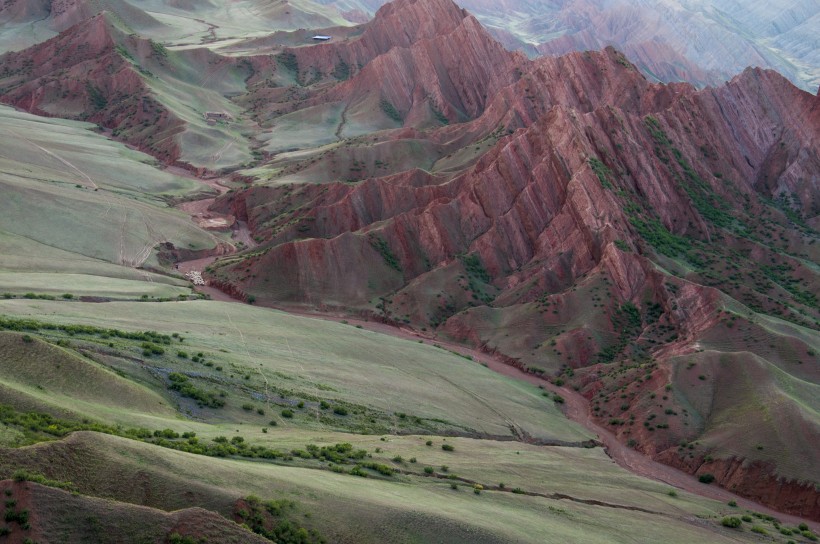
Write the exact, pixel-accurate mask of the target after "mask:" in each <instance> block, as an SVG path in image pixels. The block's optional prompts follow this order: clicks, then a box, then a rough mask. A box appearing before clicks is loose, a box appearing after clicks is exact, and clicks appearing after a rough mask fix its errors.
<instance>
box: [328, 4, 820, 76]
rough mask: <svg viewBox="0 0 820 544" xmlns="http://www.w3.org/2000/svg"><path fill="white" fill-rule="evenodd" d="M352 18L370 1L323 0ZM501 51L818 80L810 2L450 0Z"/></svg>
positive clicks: (687, 72) (818, 20)
mask: <svg viewBox="0 0 820 544" xmlns="http://www.w3.org/2000/svg"><path fill="white" fill-rule="evenodd" d="M325 3H328V4H330V3H332V4H334V5H336V6H337V7H338V8H339V10H340V11H341V12H343V13H346V14H347V15H348V16H349V17H351V16H352V17H361V14H362V13H363V12H368V13H369V12H372V11H373V10H375V9H376V8H377V7H378V6H379V5H381V4H383V3H384V2H382V1H380V0H338V1H335V0H326V2H325ZM458 3H459V4H460V5H461V6H462V7H464V8H466V9H468V10H470V11H471V12H472V13H473V14H474V15H476V17H478V19H479V20H480V21H481V22H482V23H483V24H484V25H485V26H487V27H488V28H489V29H490V30H491V32H492V33H493V34H494V35H495V37H496V38H497V39H498V40H499V41H501V42H502V43H503V44H504V45H506V46H507V47H508V48H511V49H521V50H523V51H525V52H526V53H527V54H529V55H530V56H534V55H537V54H549V55H558V54H563V53H567V52H569V51H575V50H586V49H601V48H603V47H606V46H607V45H613V46H615V47H617V48H618V49H620V50H622V51H623V52H624V53H626V55H627V56H628V57H629V58H630V59H631V60H632V61H633V62H635V63H636V64H637V65H638V66H639V67H640V68H641V69H642V70H643V71H644V72H645V73H646V74H647V75H649V76H650V77H654V78H656V79H658V80H661V81H667V82H668V81H680V80H686V81H690V82H693V83H696V84H700V85H706V84H717V83H720V82H722V81H725V80H728V79H730V78H731V77H733V76H735V75H737V74H738V73H739V72H741V71H742V70H743V68H745V67H747V66H760V67H769V68H774V69H776V70H777V71H779V72H780V73H782V74H783V75H785V76H786V77H787V78H789V79H790V80H791V81H792V82H793V83H795V84H796V85H797V86H799V87H801V88H803V89H806V90H810V91H812V92H816V91H817V87H818V83H820V1H818V0H783V1H777V2H772V1H764V0H501V1H489V0H459V1H458Z"/></svg>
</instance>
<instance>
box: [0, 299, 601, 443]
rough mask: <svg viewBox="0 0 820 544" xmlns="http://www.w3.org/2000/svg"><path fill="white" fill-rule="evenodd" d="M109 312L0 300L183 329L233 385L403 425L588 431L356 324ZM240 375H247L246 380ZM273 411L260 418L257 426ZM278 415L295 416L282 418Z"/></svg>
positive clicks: (466, 369) (531, 396) (212, 307)
mask: <svg viewBox="0 0 820 544" xmlns="http://www.w3.org/2000/svg"><path fill="white" fill-rule="evenodd" d="M104 310H105V311H104V314H101V313H100V308H99V307H97V306H95V305H89V304H77V303H66V302H50V301H28V300H21V299H18V300H9V301H1V302H0V312H2V313H5V314H10V315H12V314H15V315H28V316H38V317H39V318H42V319H44V320H48V321H54V322H63V323H86V324H92V325H96V326H101V327H114V328H122V329H126V330H146V329H152V330H158V331H160V332H163V331H164V332H166V333H172V332H179V333H180V334H183V335H184V336H185V338H186V341H185V347H184V349H186V350H189V351H190V352H193V353H195V352H199V351H203V352H205V353H207V354H208V356H209V357H212V358H213V359H214V360H215V361H216V363H217V364H218V365H221V366H223V367H225V368H226V369H228V370H227V371H226V372H223V373H219V372H217V371H215V370H208V369H205V370H206V371H207V373H209V374H212V375H215V376H224V374H225V373H230V374H235V376H236V379H235V380H230V379H229V377H226V378H225V379H227V380H228V381H227V382H226V383H228V384H232V383H237V382H238V385H236V387H240V386H241V387H250V388H252V390H254V391H264V387H265V380H269V382H270V384H271V385H273V386H280V387H286V388H287V389H288V390H293V391H298V392H303V393H305V394H308V395H314V396H317V397H320V398H325V399H328V400H341V401H345V402H348V403H353V404H356V405H363V406H367V407H369V408H372V409H374V410H378V411H381V412H384V413H386V414H388V415H389V416H390V417H391V418H393V420H392V421H393V422H392V423H391V425H396V426H398V424H399V423H400V420H399V419H398V418H397V417H396V416H395V415H393V414H395V413H406V414H408V415H411V416H419V417H422V418H444V419H446V420H447V421H449V422H451V423H453V424H455V425H456V426H459V427H463V428H466V429H472V430H474V431H476V432H480V433H486V434H490V435H502V436H510V426H511V425H514V426H515V427H516V428H518V429H521V430H523V431H525V432H527V433H529V434H531V435H533V436H535V437H536V438H544V439H551V440H562V441H580V440H585V439H587V438H589V434H588V433H586V432H585V431H583V430H581V429H579V428H578V427H576V426H575V425H573V424H571V423H570V422H569V421H567V420H566V419H565V418H564V416H563V415H562V414H561V413H560V412H559V411H558V410H557V409H556V408H555V407H554V406H553V403H552V401H551V400H549V399H547V398H545V397H544V396H542V395H541V394H540V393H541V391H540V390H539V389H537V388H536V387H534V386H531V385H528V384H522V383H520V382H517V381H515V380H512V379H509V378H506V377H503V376H499V375H497V374H495V373H493V372H492V371H490V370H488V369H485V368H484V367H482V366H481V365H479V364H477V363H474V362H471V361H467V360H465V359H463V358H461V357H458V356H455V355H452V354H450V353H447V352H445V351H443V350H440V349H436V348H434V347H431V346H427V345H421V344H416V343H412V342H409V341H407V340H401V339H396V338H391V337H386V336H384V335H381V334H378V333H374V332H370V331H366V330H360V329H356V328H354V327H352V326H349V325H343V324H338V323H332V322H327V321H320V320H315V319H308V318H299V317H292V316H289V315H287V314H283V313H280V312H274V311H270V310H266V309H258V308H254V307H250V306H240V305H236V304H227V303H216V302H206V301H201V302H187V303H156V304H155V303H108V304H106V305H105V308H104ZM239 331H241V332H239ZM220 350H225V352H223V351H220ZM211 354H213V355H211ZM135 355H139V353H136V354H135ZM158 364H159V363H158ZM170 364H173V365H174V366H175V367H177V368H179V369H180V370H190V371H200V372H201V371H202V369H203V367H202V366H197V365H195V364H194V363H192V362H189V361H187V360H186V361H179V360H177V361H172V362H169V363H166V362H163V363H161V365H170ZM122 370H124V371H126V372H133V370H129V369H126V368H123V369H122ZM243 375H247V376H249V379H247V380H244V379H242V376H243ZM220 379H222V378H220ZM243 395H244V401H243V402H254V403H255V404H256V405H257V406H263V405H264V402H261V401H259V400H255V399H254V397H253V396H252V395H249V394H248V393H247V392H245V393H243ZM239 402H240V399H237V400H235V401H234V402H231V403H229V404H231V405H232V406H229V408H231V407H233V408H234V409H235V408H236V406H237V403H239ZM302 416H303V418H304V419H303V420H302V419H299V422H300V423H299V424H301V425H311V422H312V418H311V416H310V413H309V411H308V410H306V411H305V413H304V414H300V418H301V417H302ZM217 417H218V418H220V419H227V420H228V421H235V420H237V419H239V420H243V419H244V420H247V419H248V416H247V415H244V414H242V413H241V411H239V410H237V411H236V413H234V412H232V411H230V410H226V411H220V413H219V414H217ZM268 419H270V417H267V418H258V421H259V425H260V426H261V425H264V424H265V422H266V421H267V420H268ZM280 423H281V424H283V425H290V424H291V423H290V422H287V421H285V420H280Z"/></svg>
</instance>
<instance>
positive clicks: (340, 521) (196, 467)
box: [4, 433, 748, 543]
mask: <svg viewBox="0 0 820 544" xmlns="http://www.w3.org/2000/svg"><path fill="white" fill-rule="evenodd" d="M407 440H410V439H409V438H408V439H407ZM477 444H478V445H477V447H478V448H479V449H482V448H483V447H484V444H483V443H482V442H478V443H477ZM462 446H463V450H464V453H463V454H462V455H471V453H470V452H471V449H470V447H469V446H468V445H466V444H462V443H457V447H458V448H459V449H458V450H457V451H461V448H462ZM524 449H531V450H532V452H525V453H531V455H539V453H538V451H537V450H538V448H526V447H525V448H524ZM9 453H11V454H12V456H11V457H9ZM4 458H5V460H7V461H11V462H13V463H15V464H22V465H25V466H30V467H32V466H33V467H36V466H40V465H41V466H48V467H49V468H48V469H47V470H48V473H49V475H50V476H51V477H53V478H57V479H63V480H71V481H73V483H74V484H75V485H77V486H78V487H79V488H80V490H81V491H84V490H87V489H93V490H95V491H96V492H97V493H100V494H103V495H106V496H110V497H113V498H117V499H121V500H125V501H131V502H146V503H148V504H151V505H154V506H159V507H162V508H166V509H175V508H178V507H180V506H181V505H184V504H186V502H188V501H190V500H191V497H194V498H195V499H194V500H195V501H196V502H197V503H199V504H202V505H203V506H206V507H208V508H212V509H216V510H219V511H222V512H223V513H224V512H225V511H226V510H227V509H229V508H230V507H231V504H232V502H233V499H235V498H236V497H238V496H243V495H246V494H248V493H255V494H257V495H259V496H261V497H263V498H288V499H292V500H295V501H297V502H298V503H299V504H300V508H301V509H304V510H306V511H308V512H309V513H310V514H311V517H310V518H309V519H305V521H304V523H305V524H307V525H309V526H311V527H314V528H317V529H319V530H320V532H322V533H323V534H324V535H325V536H326V538H328V539H329V540H330V541H333V542H420V541H421V542H431V541H438V540H439V539H441V538H442V535H447V541H448V542H556V543H558V542H572V541H580V540H583V541H585V542H657V541H659V540H664V541H668V542H707V541H708V542H737V541H743V537H742V535H733V534H732V533H731V532H728V531H726V532H724V533H723V534H721V530H720V529H717V528H716V526H715V525H714V523H712V522H704V521H702V520H701V521H697V522H694V521H693V518H692V517H691V516H692V514H698V515H704V516H708V515H712V514H714V513H715V512H718V511H721V510H724V508H723V507H721V506H720V505H718V504H715V503H711V502H709V501H703V500H700V499H697V498H694V497H690V496H682V497H680V498H679V499H675V500H672V499H671V498H669V497H667V498H666V499H663V498H661V493H662V486H657V488H656V489H654V490H651V491H648V492H647V495H646V496H645V497H644V501H646V502H645V505H650V506H652V507H655V506H659V508H661V509H664V510H666V511H667V512H668V513H666V514H649V513H643V512H636V511H631V510H625V509H620V508H610V507H603V506H593V505H588V504H582V503H578V502H573V501H570V500H555V499H547V498H543V497H531V496H524V495H515V494H512V493H507V492H498V491H484V492H483V493H482V494H481V495H475V494H474V493H472V492H470V491H469V489H464V488H463V487H462V488H461V489H460V490H456V491H454V490H452V489H451V488H450V485H449V483H448V482H447V481H442V480H439V479H434V478H429V477H403V476H395V477H393V478H391V479H390V480H389V481H388V480H380V479H374V478H367V479H362V478H357V477H351V476H344V475H337V474H333V473H330V472H327V471H319V470H312V469H307V468H299V467H283V466H276V465H269V464H264V463H249V462H244V461H234V460H214V459H208V458H203V457H196V456H192V455H189V454H184V453H180V452H174V451H168V450H163V449H160V448H157V447H154V446H149V445H145V444H140V443H137V442H132V441H127V440H123V439H119V438H114V437H108V436H100V435H95V434H93V433H77V434H76V435H73V436H72V437H70V438H68V439H66V440H65V441H63V442H61V443H51V444H41V445H38V446H34V447H32V448H28V449H26V450H22V451H21V450H12V451H11V452H6V453H5V454H4ZM56 458H59V459H63V463H61V464H51V463H50V462H49V460H51V459H56ZM75 461H76V462H75ZM516 468H518V469H520V470H522V471H526V470H528V467H527V465H526V464H523V463H522V464H521V466H520V467H516ZM567 468H568V471H569V472H570V473H572V472H574V469H572V468H571V465H570V466H569V467H567ZM613 468H614V467H613ZM529 469H532V467H529ZM536 469H537V467H536ZM618 471H619V469H617V468H615V469H614V472H618ZM530 474H531V475H534V473H530ZM584 476H585V473H584V472H583V470H579V471H577V472H575V474H572V475H571V476H570V478H572V477H575V478H576V479H578V480H581V479H583V478H584ZM627 478H628V477H627ZM134 479H137V480H138V481H139V482H140V485H138V486H127V487H123V486H120V485H117V484H116V482H118V481H133V480H134ZM183 482H194V483H193V484H190V485H189V486H188V487H186V486H185V484H183ZM558 486H561V487H563V489H564V490H565V491H567V492H570V491H572V490H571V489H568V488H567V487H565V486H564V484H563V483H561V484H558ZM556 487H557V486H556ZM619 491H625V490H624V489H623V488H620V486H616V487H615V488H613V489H612V495H611V496H610V497H611V498H613V499H615V502H619V501H618V492H619ZM653 495H654V499H653ZM186 496H187V497H186ZM656 501H657V502H656ZM667 501H668V502H669V503H670V504H669V505H668V506H664V504H663V503H664V502H667ZM675 501H679V502H677V503H675ZM658 503H660V504H658ZM725 510H728V508H727V509H725ZM638 527H639V528H640V529H639V530H636V528H638ZM747 534H748V533H747Z"/></svg>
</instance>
